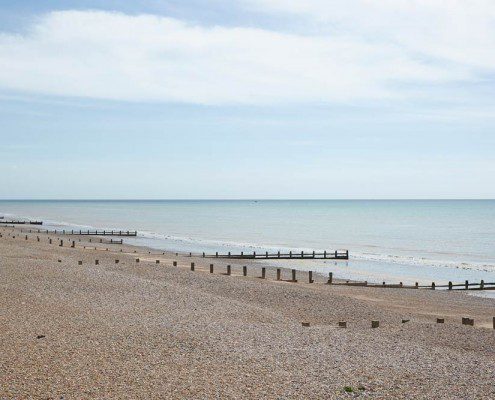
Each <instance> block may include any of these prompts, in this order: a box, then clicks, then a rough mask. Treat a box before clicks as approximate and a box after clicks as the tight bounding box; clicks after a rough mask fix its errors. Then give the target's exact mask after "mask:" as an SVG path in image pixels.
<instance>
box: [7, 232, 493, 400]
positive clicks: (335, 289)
mask: <svg viewBox="0 0 495 400" xmlns="http://www.w3.org/2000/svg"><path fill="white" fill-rule="evenodd" d="M0 233H1V234H2V238H0V304H1V307H0V345H1V349H2V351H1V354H0V368H1V369H0V383H1V388H0V398H1V399H25V398H35V399H61V398H64V399H84V398H88V399H90V398H91V399H95V398H118V399H121V398H130V399H131V398H132V399H136V398H164V399H183V398H195V399H218V398H222V399H224V398H226V399H247V398H253V399H260V398H261V399H263V398H265V399H322V398H325V399H333V398H335V399H339V398H347V397H353V396H356V397H363V398H380V399H382V398H390V399H400V398H409V399H412V398H416V399H418V398H420V399H421V398H424V399H431V398H436V399H454V398H455V399H458V398H463V399H479V398H493V397H495V386H494V385H493V382H494V381H495V330H493V329H492V318H493V316H495V300H493V299H485V298H478V297H473V296H468V295H466V294H464V293H459V292H447V291H438V290H437V291H431V290H406V289H377V288H365V287H346V286H337V285H332V286H330V285H326V284H324V282H325V277H322V276H318V277H316V280H317V282H316V283H315V284H308V283H307V276H306V275H305V274H303V273H300V274H299V275H298V278H299V282H298V283H290V282H287V281H282V282H277V281H275V280H274V278H275V272H274V271H273V270H271V269H270V270H269V271H268V273H267V279H266V280H262V279H259V278H258V276H260V269H261V266H262V264H260V263H256V262H251V263H249V264H246V263H245V262H243V264H244V265H247V266H248V276H247V277H243V276H242V269H241V268H242V264H236V263H235V262H229V263H230V264H231V265H232V268H233V269H232V274H233V275H232V276H227V275H225V274H224V272H225V270H226V269H225V266H226V264H227V261H219V260H205V259H202V258H189V257H185V256H181V255H179V256H176V255H175V254H174V253H166V254H164V255H163V254H162V255H160V256H157V255H151V254H148V251H150V250H149V249H145V248H137V247H132V246H126V245H124V246H122V245H115V244H114V245H105V244H94V243H91V244H90V243H87V241H88V240H89V238H88V237H83V238H81V242H79V241H77V246H76V248H70V247H69V246H70V243H69V240H70V238H68V237H61V238H62V239H64V247H60V246H58V241H57V240H56V238H55V237H54V236H53V235H52V236H50V237H52V238H53V243H52V244H51V245H50V244H49V243H48V236H47V235H43V234H28V240H25V233H22V234H21V233H20V232H19V231H18V230H15V229H14V230H12V229H11V228H0ZM12 236H15V238H13V237H12ZM37 236H39V237H40V242H37V240H36V237H37ZM75 239H76V240H78V239H79V238H77V237H76V238H75ZM83 246H97V247H98V250H94V247H93V248H92V249H90V248H87V249H84V248H83ZM106 248H108V249H109V250H108V251H106V250H105V249H106ZM120 250H122V252H120ZM136 258H139V259H140V262H139V263H136V261H135V259H136ZM96 259H98V260H99V265H95V260H96ZM116 259H118V260H119V263H118V264H116V263H115V260H116ZM157 259H159V260H160V263H159V264H156V261H155V260H157ZM59 260H60V262H59ZM78 261H82V265H78ZM173 261H177V262H178V266H177V267H174V266H172V263H173ZM191 262H195V264H196V270H195V271H194V272H193V271H191V270H190V263H191ZM210 262H213V263H214V264H215V273H214V274H210V273H209V268H208V265H209V263H210ZM283 277H284V278H287V279H288V278H289V277H290V275H289V272H288V271H284V273H283ZM437 317H441V318H445V324H437V323H436V318H437ZM462 317H471V318H474V320H475V326H474V327H470V326H463V325H461V318H462ZM402 319H409V320H410V321H409V322H407V323H402ZM372 320H379V321H380V327H379V328H376V329H372V328H371V321H372ZM339 321H347V328H346V329H341V328H338V326H337V325H338V322H339ZM302 322H309V323H310V326H309V327H303V326H302ZM346 387H347V390H352V393H348V392H346V390H345V388H346Z"/></svg>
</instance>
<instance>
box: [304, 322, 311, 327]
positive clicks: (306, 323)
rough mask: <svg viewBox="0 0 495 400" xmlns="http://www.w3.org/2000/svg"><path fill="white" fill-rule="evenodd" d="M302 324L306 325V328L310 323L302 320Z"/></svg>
mask: <svg viewBox="0 0 495 400" xmlns="http://www.w3.org/2000/svg"><path fill="white" fill-rule="evenodd" d="M302 326H304V327H306V328H307V327H308V326H310V323H309V322H303V323H302Z"/></svg>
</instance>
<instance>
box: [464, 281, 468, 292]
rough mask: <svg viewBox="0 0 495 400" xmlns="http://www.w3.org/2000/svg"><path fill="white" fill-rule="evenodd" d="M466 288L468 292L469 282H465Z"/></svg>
mask: <svg viewBox="0 0 495 400" xmlns="http://www.w3.org/2000/svg"><path fill="white" fill-rule="evenodd" d="M464 287H465V288H466V290H468V289H469V281H465V282H464Z"/></svg>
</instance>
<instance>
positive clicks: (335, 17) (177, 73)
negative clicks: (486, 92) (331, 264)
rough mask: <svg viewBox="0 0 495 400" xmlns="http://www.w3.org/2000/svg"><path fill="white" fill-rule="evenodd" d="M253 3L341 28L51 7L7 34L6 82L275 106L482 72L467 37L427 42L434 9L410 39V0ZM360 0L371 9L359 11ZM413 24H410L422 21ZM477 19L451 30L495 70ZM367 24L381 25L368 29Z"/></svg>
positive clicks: (69, 91)
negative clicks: (284, 29) (293, 29)
mask: <svg viewBox="0 0 495 400" xmlns="http://www.w3.org/2000/svg"><path fill="white" fill-rule="evenodd" d="M246 1H247V0H246ZM252 1H256V2H257V4H258V5H261V6H263V7H264V9H265V10H273V12H280V11H284V12H294V13H302V12H304V13H306V15H307V16H308V17H310V18H314V19H317V21H318V23H320V24H323V25H325V24H326V23H327V21H329V20H331V21H335V24H336V25H335V26H336V28H335V30H334V32H331V33H323V34H317V35H303V34H290V33H281V32H274V31H269V30H264V29H254V28H227V27H221V26H216V27H204V26H199V25H192V24H188V23H186V22H184V21H180V20H176V19H172V18H165V17H156V16H150V15H141V16H130V15H125V14H119V13H110V12H96V11H62V12H52V13H49V14H46V15H43V16H41V17H40V18H39V19H38V20H37V21H36V23H34V24H33V25H32V26H31V27H30V29H29V30H28V31H27V33H26V34H23V35H14V34H9V33H4V34H1V35H0V87H1V88H4V89H9V90H20V91H26V92H29V93H32V92H34V93H41V94H49V95H63V96H78V97H88V98H98V99H114V100H129V101H164V102H166V101H173V102H186V103H199V104H231V103H234V104H235V103H240V104H271V103H283V102H296V103H297V102H320V101H322V102H355V101H360V100H370V99H371V100H381V99H389V98H400V97H404V96H406V95H407V94H406V92H405V91H403V90H401V89H399V88H398V87H400V86H401V85H402V84H406V85H414V84H422V85H425V84H426V85H437V84H449V83H451V82H458V81H471V80H473V79H475V78H476V74H475V71H474V70H473V67H470V66H469V63H468V62H467V61H466V60H465V58H466V56H465V55H464V53H463V52H462V51H461V50H460V48H458V47H459V46H461V45H459V46H458V47H454V46H452V47H450V46H449V45H450V39H449V38H448V37H447V36H448V35H447V34H446V32H445V35H444V34H443V33H442V34H437V35H436V36H435V40H434V41H431V42H430V43H426V44H425V42H428V41H426V40H425V42H422V38H423V36H427V34H428V32H431V31H434V30H435V29H433V28H429V30H428V29H426V28H428V26H427V25H428V21H432V20H431V19H430V20H427V21H426V22H424V23H421V25H420V26H421V27H423V26H424V27H425V29H426V30H425V33H424V34H423V36H419V37H418V38H414V37H413V38H409V39H410V40H409V39H408V35H407V33H408V32H409V31H408V29H407V28H404V29H402V30H401V29H399V28H398V25H400V21H399V19H398V20H397V21H395V22H394V21H392V22H390V23H389V24H388V28H387V25H386V23H387V20H388V19H390V18H392V16H393V15H395V13H398V18H399V17H400V18H401V20H402V23H406V22H407V19H404V18H405V16H407V15H408V14H409V13H410V12H412V11H414V10H413V9H412V8H411V7H412V6H409V5H407V4H408V3H409V2H406V1H402V0H397V2H392V1H384V2H382V3H383V6H382V7H378V6H375V5H374V4H375V3H376V2H371V1H364V0H352V1H349V2H348V3H347V2H346V3H344V2H334V3H333V4H337V3H338V4H341V5H340V6H339V7H338V8H337V10H336V11H335V10H333V9H332V8H331V7H328V6H327V4H328V3H329V2H327V1H311V0H309V1H307V2H304V3H303V2H301V3H300V4H299V3H296V2H292V3H291V2H288V3H287V2H282V1H277V0H252ZM431 1H432V2H433V3H438V4H440V3H441V2H440V1H439V0H431ZM479 2H480V3H483V2H481V0H480V1H479ZM330 3H331V2H330ZM395 3H397V4H400V5H401V7H403V10H402V9H401V8H400V7H398V6H396V5H395ZM412 3H415V4H419V3H425V4H427V2H426V1H424V2H420V1H419V0H416V1H412ZM442 3H445V2H442ZM454 3H456V4H457V3H461V2H460V1H458V2H454ZM287 4H289V5H290V6H287ZM304 4H306V5H304ZM342 4H349V6H342ZM486 4H488V3H486ZM359 5H363V6H365V7H364V9H363V10H357V12H354V11H355V10H354V8H353V7H358V6H359ZM418 7H419V5H418ZM413 8H414V7H413ZM397 10H398V11H397ZM411 10H412V11H411ZM334 11H335V13H334ZM385 11H387V12H385ZM366 14H369V16H370V17H371V21H367V18H366ZM475 14H476V16H477V17H479V15H478V13H475ZM421 15H422V14H421ZM455 15H456V16H457V13H456V14H455ZM413 16H414V15H413ZM487 18H488V17H487ZM361 22H362V23H363V24H364V26H363V27H362V28H360V23H361ZM416 22H418V21H416V20H413V23H411V25H414V27H411V29H413V28H414V29H416V28H415V26H416ZM418 23H419V22H418ZM382 24H385V28H383V29H382V28H381V25H382ZM481 25H483V24H480V26H478V27H476V29H473V32H474V33H473V32H471V31H469V29H467V28H466V29H464V28H463V27H459V29H460V30H461V31H462V32H459V30H458V31H457V32H454V33H453V34H454V35H455V36H456V37H457V38H458V40H460V39H459V38H463V37H464V36H463V32H464V31H469V33H470V34H471V36H469V38H471V39H472V38H473V37H478V38H479V39H480V40H483V42H482V43H478V45H477V47H476V46H472V47H471V48H470V50H469V51H471V52H472V54H473V57H472V63H471V65H475V66H476V67H480V66H481V67H484V68H493V60H492V58H493V57H495V55H493V54H489V55H487V54H478V53H480V52H481V51H480V49H482V48H484V46H487V45H489V44H491V41H492V40H493V36H491V37H489V38H485V37H484V35H482V32H483V30H484V29H491V27H489V26H488V25H487V24H485V25H483V26H481ZM441 28H442V29H446V27H445V26H442V27H441ZM386 29H391V30H394V29H395V31H396V32H395V33H394V35H393V36H394V40H390V37H387V36H386V35H385V33H387V32H388V31H387V32H385V30H386ZM414 29H413V30H414ZM337 32H340V33H337ZM366 32H375V35H374V36H366V34H365V33H366ZM490 32H491V31H490ZM441 39H442V40H443V39H445V42H442V40H441ZM467 41H468V40H467V39H466V42H467ZM463 43H464V42H463ZM406 44H407V50H405V49H404V46H405V45H406ZM461 47H462V46H461ZM493 48H494V47H493V46H492V47H491V49H493ZM421 52H425V53H427V54H429V55H431V54H434V53H436V52H438V56H439V57H441V58H445V59H448V60H449V61H452V62H454V61H455V63H454V64H448V65H445V64H442V63H432V62H431V60H424V59H423V58H421V57H418V53H421ZM487 52H488V51H487ZM409 95H411V94H409Z"/></svg>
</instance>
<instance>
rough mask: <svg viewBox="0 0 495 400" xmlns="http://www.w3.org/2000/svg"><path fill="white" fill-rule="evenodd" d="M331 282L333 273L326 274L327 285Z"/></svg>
mask: <svg viewBox="0 0 495 400" xmlns="http://www.w3.org/2000/svg"><path fill="white" fill-rule="evenodd" d="M332 282H333V272H329V273H328V282H327V283H328V284H329V285H331V284H332Z"/></svg>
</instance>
